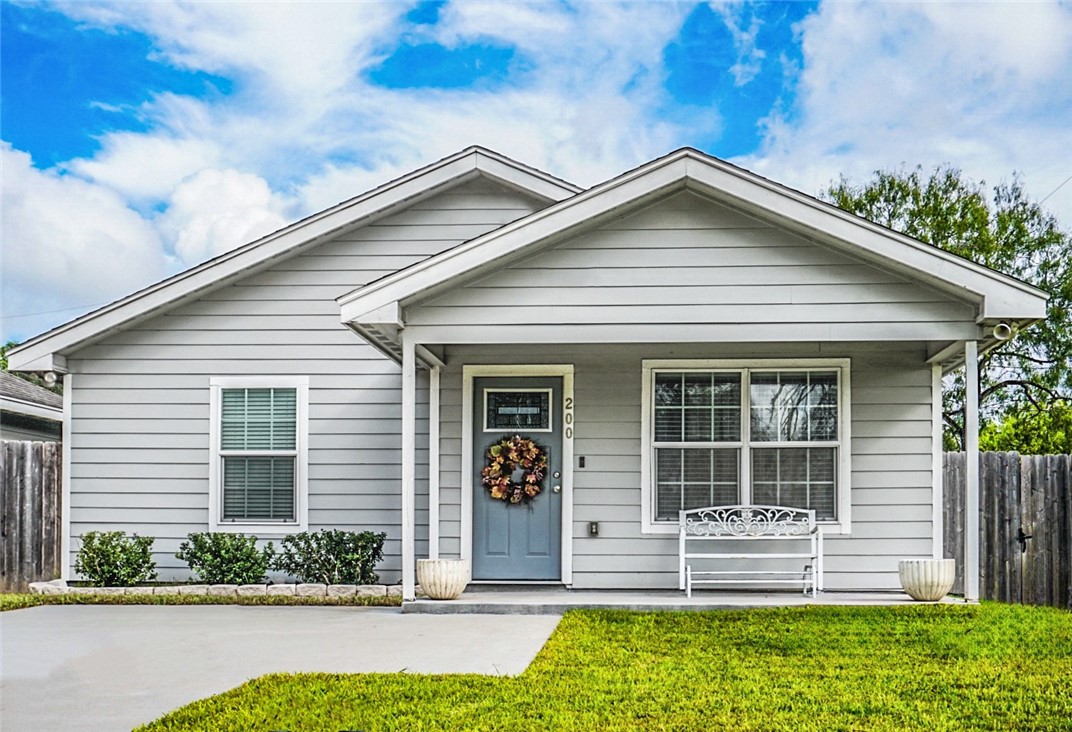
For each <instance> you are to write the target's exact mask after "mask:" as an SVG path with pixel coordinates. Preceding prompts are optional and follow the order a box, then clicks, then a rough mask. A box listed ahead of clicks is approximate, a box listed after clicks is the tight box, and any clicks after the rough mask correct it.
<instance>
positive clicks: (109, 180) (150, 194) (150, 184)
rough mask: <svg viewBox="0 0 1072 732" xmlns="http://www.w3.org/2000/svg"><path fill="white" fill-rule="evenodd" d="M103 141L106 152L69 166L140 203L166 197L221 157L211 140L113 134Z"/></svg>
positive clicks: (162, 135)
mask: <svg viewBox="0 0 1072 732" xmlns="http://www.w3.org/2000/svg"><path fill="white" fill-rule="evenodd" d="M101 142H102V149H101V150H100V152H99V153H97V155H95V156H94V157H93V158H90V159H78V160H73V161H71V162H70V163H68V165H67V166H66V167H68V168H69V169H70V170H72V171H74V172H75V173H77V174H78V175H80V176H82V177H84V178H87V179H90V180H92V181H94V182H96V183H99V184H101V185H103V186H107V187H108V188H111V189H112V190H115V191H117V192H118V193H120V194H122V195H123V196H125V197H126V198H127V199H128V200H130V201H132V202H134V203H136V204H147V203H152V202H154V201H158V200H161V199H164V198H166V197H167V196H168V194H169V193H171V191H172V190H174V188H175V184H176V183H177V182H178V181H181V180H183V179H184V178H187V177H189V176H190V175H193V174H195V173H196V172H197V171H199V170H202V169H203V168H206V167H208V166H210V165H213V164H217V163H218V161H219V158H220V157H221V155H220V153H219V150H218V148H217V146H216V144H215V143H214V141H213V140H212V139H211V138H208V139H202V140H198V139H195V138H192V137H188V138H186V139H180V138H175V137H171V136H170V135H168V134H167V133H150V134H144V133H136V132H113V133H110V134H108V135H105V136H104V137H103V138H102V140H101Z"/></svg>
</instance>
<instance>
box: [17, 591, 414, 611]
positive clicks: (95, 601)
mask: <svg viewBox="0 0 1072 732" xmlns="http://www.w3.org/2000/svg"><path fill="white" fill-rule="evenodd" d="M401 604H402V598H400V597H338V598H336V597H293V596H290V597H288V596H286V595H272V596H268V595H261V596H255V597H216V596H213V595H29V594H22V593H10V594H0V612H3V611H5V610H21V609H22V608H25V607H36V606H38V605H386V606H396V607H397V606H398V605H401Z"/></svg>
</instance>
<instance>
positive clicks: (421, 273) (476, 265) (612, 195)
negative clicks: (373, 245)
mask: <svg viewBox="0 0 1072 732" xmlns="http://www.w3.org/2000/svg"><path fill="white" fill-rule="evenodd" d="M679 190H690V191H693V192H696V193H699V194H702V195H704V196H707V197H708V198H711V199H713V200H715V201H718V202H719V203H723V204H727V205H729V206H731V207H733V208H735V209H737V210H739V211H741V212H743V213H745V214H749V215H752V216H755V217H758V218H764V219H767V220H772V221H773V222H775V223H776V224H777V225H779V226H781V227H784V228H785V229H787V230H790V231H793V232H794V233H796V234H798V235H800V236H803V237H804V238H806V239H808V240H810V241H813V242H816V243H819V244H822V245H824V246H828V247H831V248H833V249H835V250H839V251H842V252H845V253H847V254H850V255H852V256H855V257H857V258H860V259H862V260H864V261H867V262H871V263H873V264H875V265H876V266H879V267H882V268H884V269H887V270H890V271H893V272H895V273H897V274H900V275H901V276H904V277H905V278H907V279H909V280H912V281H916V282H920V283H923V284H926V285H928V286H931V287H933V288H935V289H937V290H939V291H942V292H945V293H948V294H949V295H950V296H951V297H953V298H955V299H958V300H961V301H965V302H972V303H974V304H975V305H976V308H977V319H978V321H979V322H984V321H991V322H993V321H1003V320H1008V321H1011V322H1016V323H1020V324H1029V323H1031V322H1034V321H1036V320H1038V319H1041V318H1044V317H1045V315H1046V300H1047V299H1048V295H1047V294H1046V293H1044V292H1042V291H1041V290H1039V289H1037V288H1035V287H1032V286H1031V285H1029V284H1027V283H1024V282H1021V281H1019V280H1017V279H1015V278H1013V277H1009V276H1007V275H1004V274H1001V273H999V272H996V271H994V270H991V269H988V268H987V267H984V266H982V265H979V264H976V263H974V262H971V261H969V260H967V259H964V258H962V257H959V256H956V255H954V254H951V253H949V252H946V251H945V250H943V249H940V248H938V247H936V246H932V245H930V244H926V243H924V242H921V241H919V240H917V239H913V238H911V237H909V236H905V235H903V234H899V233H897V232H895V231H892V230H891V229H887V228H885V227H882V226H879V225H878V224H875V223H873V222H870V221H867V220H866V219H863V218H860V217H858V216H855V215H854V214H850V213H847V212H845V211H843V210H841V209H839V208H837V207H835V206H833V205H831V204H828V203H825V202H823V201H819V200H818V199H815V198H813V197H811V196H807V195H805V194H803V193H800V192H799V191H795V190H792V189H790V188H787V187H786V186H782V185H780V184H777V183H774V182H772V181H770V180H767V179H766V178H763V177H761V176H758V175H756V174H754V173H751V172H749V171H747V170H744V169H742V168H738V167H737V166H734V165H731V164H730V163H726V162H724V161H722V160H718V159H717V158H713V157H711V156H709V155H705V154H704V153H701V152H699V151H697V150H694V149H691V148H683V149H681V150H678V151H676V152H673V153H671V154H669V155H667V156H665V157H662V158H659V159H656V160H654V161H652V162H650V163H647V164H645V165H642V166H640V167H639V168H636V169H634V170H632V171H629V172H627V173H624V174H622V175H620V176H618V177H616V178H613V179H611V180H609V181H607V182H605V183H602V184H600V185H598V186H595V187H593V188H591V189H589V190H587V191H585V192H584V193H580V194H578V195H576V196H573V197H572V198H569V199H566V200H564V201H561V202H559V203H557V204H555V205H553V206H550V207H548V208H546V209H543V210H542V211H537V212H536V213H533V214H530V215H529V216H526V217H524V218H522V219H519V220H517V221H515V222H513V223H511V224H507V225H505V226H503V227H500V228H498V229H495V230H494V231H491V232H489V233H487V234H485V235H483V236H481V237H478V238H476V239H473V240H471V241H468V242H465V243H464V244H460V245H458V246H456V247H454V248H452V249H448V250H446V251H444V252H441V253H440V254H437V255H436V256H434V257H430V258H428V259H426V260H423V261H421V262H418V263H416V264H414V265H412V266H410V267H407V268H406V269H402V270H399V271H398V272H395V273H393V274H390V275H388V276H386V277H383V278H381V279H379V280H376V281H375V282H372V283H370V284H368V285H366V286H364V287H361V288H358V289H356V290H354V291H353V292H350V293H348V294H346V295H343V296H342V297H340V298H338V299H337V302H338V303H339V305H340V307H341V316H342V321H343V323H346V324H347V325H349V326H350V327H351V328H353V329H355V330H358V331H359V332H361V333H362V335H365V336H366V337H369V335H371V336H372V338H374V339H375V340H377V341H378V346H377V347H379V348H381V350H384V346H385V345H387V341H393V340H395V338H394V334H395V333H396V332H397V330H398V329H399V328H400V327H402V326H403V325H404V323H403V322H402V318H401V314H402V313H403V311H404V310H403V309H404V308H405V307H406V306H409V305H413V304H415V303H418V302H420V301H423V300H425V299H427V298H429V297H431V296H433V295H435V294H437V293H439V292H442V291H444V290H447V289H450V288H453V287H456V286H458V285H460V284H463V283H465V282H469V281H471V280H473V279H476V278H478V277H481V276H483V275H485V274H487V273H489V272H491V271H493V270H495V269H498V268H500V267H504V266H506V265H507V264H509V263H511V262H514V261H516V260H518V259H520V258H521V257H525V256H528V255H530V254H532V253H534V252H536V251H538V250H540V249H542V248H544V247H547V246H550V245H552V244H555V243H557V242H561V241H563V240H564V239H565V238H567V237H569V236H571V235H573V234H576V233H578V232H580V231H582V230H587V229H590V228H592V227H593V226H596V225H598V224H599V223H601V222H603V221H606V220H608V219H610V218H611V217H614V216H616V215H621V213H622V212H623V211H625V210H627V209H633V208H636V207H639V206H641V205H644V204H645V203H647V202H650V201H653V200H655V199H657V198H659V197H661V196H664V195H667V194H669V193H671V192H675V191H679ZM391 350H392V351H394V350H396V349H391ZM389 355H392V356H393V357H397V355H396V354H394V353H392V354H389Z"/></svg>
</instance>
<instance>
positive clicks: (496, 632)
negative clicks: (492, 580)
mask: <svg viewBox="0 0 1072 732" xmlns="http://www.w3.org/2000/svg"><path fill="white" fill-rule="evenodd" d="M557 624H558V617H556V616H535V615H534V616H527V617H518V616H482V615H459V616H439V615H402V614H401V613H400V612H399V611H398V610H397V609H394V608H384V609H380V608H352V607H249V606H220V605H214V606H212V605H205V606H166V605H160V606H154V605H146V606H136V605H130V606H105V605H55V606H43V607H36V608H28V609H25V610H14V611H9V612H5V613H0V645H2V654H0V720H2V722H0V727H2V728H3V730H4V732H16V731H19V730H84V731H86V732H94V731H96V730H100V731H102V732H103V731H104V730H108V731H112V730H129V729H131V728H133V727H135V726H137V725H139V724H144V723H146V722H150V721H152V720H153V719H156V718H157V717H159V716H160V715H162V714H164V713H165V712H168V711H170V710H172V709H174V708H176V707H179V706H182V705H184V704H187V703H189V702H192V701H194V700H196V699H200V698H203V697H206V696H210V695H212V694H217V693H219V692H221V691H225V690H227V689H230V688H233V687H235V686H238V685H239V684H241V683H243V682H245V681H247V680H249V679H252V678H255V677H257V676H261V675H263V674H266V673H271V672H277V671H291V672H298V671H325V672H334V673H356V672H369V671H384V672H393V671H407V672H413V673H480V674H509V675H512V674H518V673H520V672H521V671H523V670H524V669H525V668H526V667H527V666H528V664H529V663H530V662H531V661H532V659H533V658H534V657H535V656H536V653H537V652H538V651H539V650H540V648H541V647H542V646H543V644H544V643H545V642H546V640H547V638H548V637H549V636H550V634H551V631H552V630H554V628H555V626H556V625H557Z"/></svg>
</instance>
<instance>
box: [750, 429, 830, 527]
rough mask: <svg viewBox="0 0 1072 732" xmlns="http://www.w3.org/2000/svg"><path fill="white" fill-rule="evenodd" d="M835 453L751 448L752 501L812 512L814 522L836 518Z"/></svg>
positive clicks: (827, 449) (813, 449) (825, 449)
mask: <svg viewBox="0 0 1072 732" xmlns="http://www.w3.org/2000/svg"><path fill="white" fill-rule="evenodd" d="M836 453H837V450H836V448H833V447H775V448H770V447H766V448H753V450H752V496H753V500H754V501H755V502H756V503H759V504H768V505H775V506H787V507H790V508H808V509H814V510H815V518H816V519H817V520H827V519H833V518H835V510H834V493H835V485H836V479H835V475H836V465H837V460H836Z"/></svg>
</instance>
